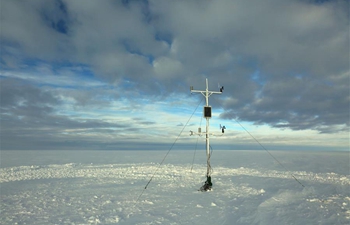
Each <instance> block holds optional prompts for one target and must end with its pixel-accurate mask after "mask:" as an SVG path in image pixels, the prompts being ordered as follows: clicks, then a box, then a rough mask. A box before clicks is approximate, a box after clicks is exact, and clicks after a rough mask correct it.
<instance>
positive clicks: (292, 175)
mask: <svg viewBox="0 0 350 225" xmlns="http://www.w3.org/2000/svg"><path fill="white" fill-rule="evenodd" d="M234 120H235V121H236V123H238V124H239V125H240V126H241V127H242V128H243V129H244V130H245V131H246V132H247V133H248V134H249V135H250V137H252V138H253V139H254V140H255V141H256V142H257V143H258V144H259V145H260V147H261V148H263V149H264V150H265V151H266V152H267V153H269V155H270V156H271V157H272V158H273V159H274V160H276V162H278V164H280V166H281V167H282V168H283V169H284V170H285V171H286V172H288V173H289V175H290V176H291V177H293V178H294V180H295V181H296V182H298V183H299V184H300V185H301V186H302V187H305V186H304V184H302V183H301V182H300V181H299V180H298V179H297V178H296V177H295V176H294V174H292V173H291V172H290V171H289V170H288V169H287V168H286V167H285V166H284V165H283V164H282V163H281V162H280V161H279V160H278V159H277V158H276V157H275V156H274V155H272V153H271V152H270V151H269V150H267V149H266V148H265V147H264V146H263V145H262V144H261V143H260V142H259V141H258V140H257V139H256V138H255V137H254V136H253V135H252V134H251V133H250V132H249V131H248V130H247V129H245V127H244V126H243V125H242V124H241V123H240V122H238V121H237V120H236V119H234Z"/></svg>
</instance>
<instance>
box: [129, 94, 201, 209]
mask: <svg viewBox="0 0 350 225" xmlns="http://www.w3.org/2000/svg"><path fill="white" fill-rule="evenodd" d="M202 100H203V99H201V101H200V102H199V103H198V105H197V107H196V108H195V110H194V111H193V113H192V115H191V116H190V118H189V119H188V120H187V122H186V124H185V125H184V126H183V127H182V130H181V131H180V133H179V135H178V136H177V137H176V139H175V141H174V142H173V144H172V145H171V146H170V148H169V150H168V152H167V153H166V154H165V156H164V158H163V160H162V161H161V162H160V164H159V165H158V167H157V169H156V170H155V171H154V173H153V175H152V177H151V179H149V181H148V182H147V184H146V186H145V188H144V189H143V191H142V192H141V194H140V195H139V197H138V198H137V199H136V202H135V204H136V203H137V202H138V201H139V199H140V198H141V196H142V195H143V193H144V192H145V190H146V189H147V187H148V185H149V184H150V183H151V181H152V179H153V177H154V176H155V174H156V172H157V171H158V170H159V168H160V166H161V165H162V164H163V162H164V161H165V158H166V157H167V156H168V154H169V152H170V151H171V150H172V148H173V147H174V145H175V143H176V142H177V140H178V139H179V137H180V136H181V134H182V132H183V131H184V129H185V127H186V126H187V124H188V123H189V122H190V120H191V118H192V116H193V115H194V113H195V112H196V111H197V108H198V106H199V105H200V104H201V103H202Z"/></svg>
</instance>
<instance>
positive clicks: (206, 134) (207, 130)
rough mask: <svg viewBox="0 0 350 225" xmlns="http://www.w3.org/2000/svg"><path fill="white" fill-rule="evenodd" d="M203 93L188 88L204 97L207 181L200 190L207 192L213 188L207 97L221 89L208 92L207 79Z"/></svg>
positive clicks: (209, 109)
mask: <svg viewBox="0 0 350 225" xmlns="http://www.w3.org/2000/svg"><path fill="white" fill-rule="evenodd" d="M205 85H206V88H205V91H200V90H194V89H193V86H191V87H190V90H191V93H201V94H202V95H203V96H204V97H205V106H204V108H203V117H204V118H205V119H206V120H207V124H206V132H205V133H204V134H205V143H206V152H207V180H206V182H205V183H204V185H203V186H202V187H201V188H200V190H201V191H208V190H211V187H212V186H213V184H212V182H211V166H210V150H209V148H210V144H209V119H210V118H211V106H209V97H210V96H211V95H212V94H221V93H222V90H223V87H222V89H221V88H220V92H219V91H209V90H208V79H207V78H206V79H205ZM193 134H194V132H193V131H191V135H193ZM200 134H203V132H202V133H201V132H198V135H200Z"/></svg>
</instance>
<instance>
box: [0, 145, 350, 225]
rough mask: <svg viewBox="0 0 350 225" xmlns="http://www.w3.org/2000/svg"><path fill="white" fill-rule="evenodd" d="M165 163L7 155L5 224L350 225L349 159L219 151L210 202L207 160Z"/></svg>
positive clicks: (144, 158) (119, 154)
mask: <svg viewBox="0 0 350 225" xmlns="http://www.w3.org/2000/svg"><path fill="white" fill-rule="evenodd" d="M165 154H166V152H165V151H1V168H0V184H1V202H0V203H1V217H0V221H1V222H0V223H1V224H118V225H119V224H140V225H141V224H145V225H146V224H217V225H220V224H238V225H239V224H266V225H267V224H269V225H271V224H278V225H280V224H303V225H304V224H332V225H333V224H350V190H349V188H350V176H349V152H292V151H288V152H277V151H276V152H272V154H273V155H274V156H275V157H276V158H278V159H279V160H280V161H281V163H282V164H283V165H284V166H285V167H286V168H288V170H289V171H286V170H285V169H284V168H282V167H281V166H280V165H279V164H278V163H276V162H275V161H274V160H273V159H272V158H271V157H270V156H269V155H268V154H267V153H266V152H264V151H214V152H213V156H212V167H213V175H212V181H213V185H214V186H213V190H212V191H210V192H198V191H197V190H198V188H199V187H200V186H201V185H202V182H203V181H204V180H205V172H206V167H205V166H206V165H205V162H206V161H205V153H204V151H197V153H196V159H195V161H194V165H193V170H192V171H191V166H192V165H191V162H192V157H193V152H191V151H177V150H173V151H172V152H171V153H170V154H169V155H168V156H167V158H166V160H165V162H164V164H163V165H161V166H160V167H159V162H161V161H162V159H163V157H164V156H165ZM291 173H292V174H293V175H294V176H295V177H296V178H297V179H298V180H300V181H301V182H302V184H303V185H305V187H302V186H301V185H300V184H298V183H297V182H296V181H295V180H294V179H293V178H292V176H291ZM153 174H154V178H153V179H152V181H151V182H150V184H149V185H148V187H147V189H145V186H146V184H147V182H148V181H149V179H150V178H151V177H152V175H153Z"/></svg>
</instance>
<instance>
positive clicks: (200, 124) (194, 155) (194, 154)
mask: <svg viewBox="0 0 350 225" xmlns="http://www.w3.org/2000/svg"><path fill="white" fill-rule="evenodd" d="M202 119H203V117H201V122H200V123H199V127H201V126H202ZM198 139H199V136H198V137H197V141H196V148H195V149H194V153H193V158H192V165H191V173H192V169H193V164H194V158H195V157H196V151H197V146H198Z"/></svg>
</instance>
